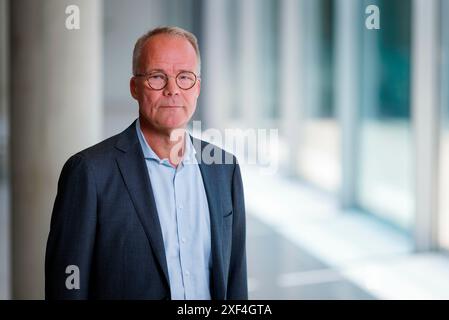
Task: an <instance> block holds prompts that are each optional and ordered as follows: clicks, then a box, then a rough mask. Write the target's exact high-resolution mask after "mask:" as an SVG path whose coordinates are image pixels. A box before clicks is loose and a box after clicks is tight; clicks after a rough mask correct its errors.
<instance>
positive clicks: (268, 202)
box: [0, 0, 449, 299]
mask: <svg viewBox="0 0 449 320" xmlns="http://www.w3.org/2000/svg"><path fill="white" fill-rule="evenodd" d="M72 4H74V5H77V6H78V7H79V9H80V29H79V30H68V29H67V28H66V27H65V22H66V18H67V17H68V14H66V12H65V10H66V7H67V6H68V5H72ZM369 5H376V6H377V7H378V8H379V9H380V29H379V30H376V29H374V30H369V29H367V28H366V27H365V21H366V19H367V18H368V17H369V15H370V14H367V13H366V12H365V10H366V8H367V6H369ZM447 16H449V0H369V1H368V0H128V1H123V0H104V1H100V0H95V1H94V0H69V1H68V0H39V1H37V0H14V1H9V0H0V298H1V299H42V298H43V297H44V291H43V290H44V284H43V283H44V268H43V266H44V254H45V244H46V240H47V236H48V231H49V221H50V216H51V210H52V205H53V201H54V197H55V195H56V187H57V180H58V177H59V173H60V171H61V168H62V165H63V164H64V162H65V160H67V159H68V157H69V156H70V155H72V154H74V153H75V152H77V151H79V150H81V149H84V148H86V147H88V146H90V145H93V144H95V143H97V142H99V141H101V140H103V139H105V138H107V137H109V136H111V135H114V134H117V133H119V132H121V131H122V130H124V129H125V128H126V127H127V126H128V125H129V124H130V123H131V122H132V121H133V120H134V119H135V118H137V105H136V103H135V101H134V100H133V99H132V98H131V96H130V94H129V79H130V76H131V59H132V49H133V46H134V43H135V41H136V40H137V38H138V37H139V36H140V35H142V34H143V33H145V32H146V31H147V30H149V29H151V28H154V27H156V26H160V25H177V26H180V27H183V28H186V29H188V30H190V31H191V32H193V33H194V34H195V35H196V36H197V37H198V40H199V44H200V49H201V53H202V62H203V63H202V92H201V96H200V100H199V103H198V109H197V112H196V113H195V115H194V119H195V120H201V126H202V129H203V130H206V129H210V128H215V129H218V130H220V132H223V131H224V130H226V129H230V128H239V129H242V130H246V129H251V128H253V129H254V128H256V129H257V128H261V129H278V130H279V131H278V132H279V134H278V138H279V140H278V142H279V143H278V148H277V149H276V150H274V151H273V152H275V153H276V155H273V156H279V157H278V167H277V170H276V172H275V173H274V174H270V175H267V174H263V173H262V172H261V170H259V169H260V167H259V166H258V165H257V164H247V163H245V161H241V162H242V174H243V180H244V188H245V196H246V208H247V215H248V217H247V229H248V232H247V254H248V273H249V274H248V276H249V295H250V298H252V299H449V256H448V251H449V198H446V194H447V193H448V192H449V168H448V166H447V165H445V164H446V163H448V161H449V19H448V18H447ZM250 147H251V146H250ZM249 149H251V148H249ZM231 151H232V150H231Z"/></svg>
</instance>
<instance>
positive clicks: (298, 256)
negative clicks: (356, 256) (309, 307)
mask: <svg viewBox="0 0 449 320" xmlns="http://www.w3.org/2000/svg"><path fill="white" fill-rule="evenodd" d="M247 224H248V227H247V228H248V236H247V239H248V240H247V241H248V244H247V251H248V253H247V255H248V277H249V291H250V292H249V296H250V299H373V298H374V297H373V296H371V295H370V294H369V293H367V292H365V291H363V290H362V289H360V288H359V287H357V285H355V284H353V283H351V281H348V280H347V279H345V277H344V276H342V275H341V274H340V273H339V272H337V271H335V270H333V269H332V268H330V267H329V266H327V265H326V264H325V263H323V262H322V261H320V260H318V259H317V258H316V257H314V256H313V255H312V254H310V253H309V252H307V251H306V250H304V249H303V248H300V247H298V246H297V245H295V244H293V243H292V242H290V241H289V240H288V239H286V238H285V237H284V236H282V235H281V234H279V233H277V232H276V231H274V230H273V229H272V228H270V227H269V226H268V225H266V224H264V223H262V222H261V221H259V220H258V219H257V218H255V217H252V216H250V215H249V216H248V221H247Z"/></svg>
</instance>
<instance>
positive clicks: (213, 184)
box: [45, 123, 248, 300]
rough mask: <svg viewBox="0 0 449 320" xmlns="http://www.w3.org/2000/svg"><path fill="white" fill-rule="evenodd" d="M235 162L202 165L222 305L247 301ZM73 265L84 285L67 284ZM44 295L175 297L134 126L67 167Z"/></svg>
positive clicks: (214, 289) (215, 294)
mask: <svg viewBox="0 0 449 320" xmlns="http://www.w3.org/2000/svg"><path fill="white" fill-rule="evenodd" d="M193 142H194V146H196V145H197V144H198V145H201V150H197V153H196V155H197V156H200V155H201V152H202V151H203V150H204V148H206V147H207V148H206V150H207V152H208V153H210V154H211V155H214V153H215V152H220V153H221V155H222V159H227V158H225V154H226V152H225V151H224V150H222V149H220V148H218V147H216V146H213V145H210V144H208V143H206V142H204V141H199V140H196V139H194V138H193ZM198 142H199V143H198ZM229 157H230V158H231V159H233V161H232V164H206V163H201V162H200V164H199V167H200V171H201V175H202V178H203V183H204V187H205V190H206V196H207V201H208V204H209V211H210V224H211V242H212V243H211V255H212V270H211V281H210V283H211V288H210V289H211V297H212V299H219V300H225V299H247V298H248V289H247V273H246V252H245V228H246V227H245V204H244V199H243V186H242V179H241V175H240V169H239V165H238V163H237V160H236V159H235V157H234V156H232V155H229V154H228V158H229ZM68 266H76V267H78V270H79V288H78V287H76V288H73V286H69V287H67V286H66V281H69V282H70V281H72V280H73V277H72V278H70V279H69V277H70V276H73V275H75V273H74V272H73V269H70V267H69V269H67V267H68ZM66 272H67V273H66ZM73 283H74V282H73ZM73 283H72V284H73ZM68 288H70V289H68ZM45 297H46V299H170V298H171V295H170V286H169V281H168V271H167V261H166V258H165V250H164V242H163V239H162V231H161V227H160V223H159V218H158V214H157V209H156V204H155V200H154V196H153V192H152V188H151V182H150V179H149V176H148V171H147V167H146V164H145V159H144V156H143V152H142V149H141V146H140V144H139V141H138V138H137V134H136V128H135V124H134V123H133V124H131V125H130V126H129V127H128V128H127V129H126V130H125V131H123V132H122V133H120V134H118V135H115V136H113V137H111V138H109V139H107V140H105V141H103V142H100V143H99V144H97V145H95V146H93V147H90V148H88V149H85V150H83V151H81V152H79V153H77V154H75V155H74V156H72V157H71V158H70V159H69V160H68V161H67V162H66V163H65V165H64V167H63V169H62V172H61V176H60V178H59V182H58V192H57V195H56V199H55V203H54V207H53V212H52V218H51V224H50V233H49V236H48V242H47V250H46V256H45Z"/></svg>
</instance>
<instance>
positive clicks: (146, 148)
mask: <svg viewBox="0 0 449 320" xmlns="http://www.w3.org/2000/svg"><path fill="white" fill-rule="evenodd" d="M136 131H137V137H138V138H139V143H140V147H141V148H142V151H143V156H144V158H145V159H153V160H156V161H157V162H159V163H161V164H162V163H164V162H167V163H168V160H167V159H162V160H161V159H160V158H159V156H158V155H157V154H156V153H155V152H154V151H153V149H151V147H150V145H149V144H148V143H147V141H146V139H145V137H144V135H143V132H142V129H141V128H140V119H137V121H136ZM185 134H186V136H185V139H184V141H185V144H186V145H185V153H184V158H183V159H182V163H183V164H184V163H185V164H191V163H195V160H196V158H195V154H196V150H195V148H194V147H193V144H192V140H191V137H190V134H189V132H188V131H187V130H186V132H185Z"/></svg>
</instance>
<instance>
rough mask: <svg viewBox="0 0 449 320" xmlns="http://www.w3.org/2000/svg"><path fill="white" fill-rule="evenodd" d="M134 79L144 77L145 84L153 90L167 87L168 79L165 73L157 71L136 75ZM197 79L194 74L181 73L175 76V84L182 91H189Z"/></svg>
mask: <svg viewBox="0 0 449 320" xmlns="http://www.w3.org/2000/svg"><path fill="white" fill-rule="evenodd" d="M135 77H146V79H145V82H146V83H147V84H148V86H149V87H150V88H151V89H153V90H162V89H164V88H165V87H166V86H167V83H168V78H169V76H167V75H166V74H165V73H163V72H160V71H157V72H151V73H149V74H137V75H135ZM197 79H198V77H197V75H196V74H195V73H193V72H190V71H181V72H180V73H178V75H177V76H176V84H177V85H178V87H179V88H180V89H182V90H189V89H191V88H193V86H194V85H195V83H196V81H197Z"/></svg>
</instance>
